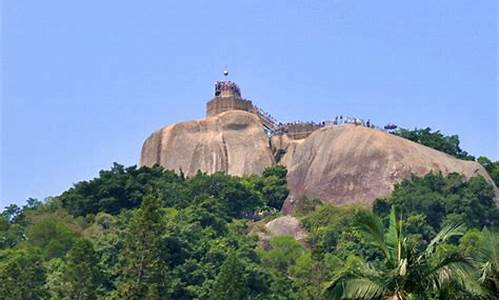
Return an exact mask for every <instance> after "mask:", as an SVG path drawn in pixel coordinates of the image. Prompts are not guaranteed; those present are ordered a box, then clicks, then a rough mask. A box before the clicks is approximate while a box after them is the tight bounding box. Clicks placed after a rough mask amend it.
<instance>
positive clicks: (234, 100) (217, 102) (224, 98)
mask: <svg viewBox="0 0 500 300" xmlns="http://www.w3.org/2000/svg"><path fill="white" fill-rule="evenodd" d="M214 95H215V97H214V98H213V99H212V100H210V101H208V102H207V113H206V116H207V117H213V116H216V115H218V114H220V113H223V112H226V111H231V110H242V111H246V112H249V113H252V114H255V115H256V116H257V117H258V118H259V119H260V121H261V122H262V125H263V126H264V130H265V132H266V134H267V135H268V136H273V135H279V134H286V135H287V136H288V137H289V138H291V139H304V138H306V137H308V136H309V135H310V134H311V133H313V132H314V131H315V130H316V129H319V128H321V127H323V126H325V125H326V122H321V123H315V122H290V123H282V122H279V121H278V120H277V119H275V118H274V117H272V116H271V114H269V113H266V112H265V111H264V110H263V109H261V108H259V107H258V106H256V105H254V104H253V103H252V101H250V100H247V99H243V98H242V97H241V91H240V88H239V86H238V85H237V84H236V83H234V82H232V81H217V82H215V92H214Z"/></svg>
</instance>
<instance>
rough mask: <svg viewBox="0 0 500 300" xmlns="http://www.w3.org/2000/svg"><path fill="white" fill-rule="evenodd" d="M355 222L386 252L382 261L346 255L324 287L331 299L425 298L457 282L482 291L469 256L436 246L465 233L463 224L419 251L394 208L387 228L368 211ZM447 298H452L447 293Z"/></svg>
mask: <svg viewBox="0 0 500 300" xmlns="http://www.w3.org/2000/svg"><path fill="white" fill-rule="evenodd" d="M357 226H358V228H359V230H360V232H361V233H362V234H363V236H364V237H365V238H366V239H367V240H368V241H370V242H371V243H373V245H374V246H376V247H378V248H379V249H380V250H381V251H382V252H383V254H384V260H383V262H382V263H380V264H377V265H374V264H372V263H369V262H366V261H364V260H361V259H359V260H355V259H350V260H349V261H348V263H346V266H347V267H346V268H345V269H344V270H342V271H341V272H339V274H337V275H336V276H335V278H334V279H333V280H332V282H331V284H330V286H329V287H328V289H327V290H328V295H329V296H330V298H332V299H391V300H399V299H401V300H403V299H428V298H429V297H431V298H432V296H433V295H437V294H441V295H442V293H441V291H442V290H443V289H448V288H449V287H450V286H453V285H458V286H460V287H462V288H464V289H466V290H470V291H473V292H474V293H481V290H480V289H479V287H478V285H477V282H476V281H475V278H474V268H473V264H472V262H471V260H470V259H468V258H467V257H464V256H462V255H460V254H459V253H457V252H446V251H438V249H439V248H440V247H441V246H443V245H444V244H445V243H446V241H448V240H449V239H450V238H453V237H457V236H461V235H463V232H464V226H447V227H445V228H443V230H441V231H440V232H439V233H438V234H437V235H436V236H435V237H434V238H433V239H432V241H431V242H430V243H429V245H428V246H427V247H426V248H425V249H424V250H423V251H422V252H417V251H415V249H414V247H412V245H411V244H409V242H408V239H407V238H406V236H405V233H404V231H403V224H402V222H401V220H399V219H398V218H397V217H396V212H395V209H392V211H391V214H390V224H389V227H388V229H387V230H386V231H385V230H384V226H383V225H382V221H381V220H380V218H378V217H377V216H375V215H373V214H372V213H361V214H360V216H359V218H358V220H357ZM449 299H451V298H449Z"/></svg>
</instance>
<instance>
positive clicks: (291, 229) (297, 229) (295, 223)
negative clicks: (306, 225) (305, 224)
mask: <svg viewBox="0 0 500 300" xmlns="http://www.w3.org/2000/svg"><path fill="white" fill-rule="evenodd" d="M266 230H267V231H268V232H269V234H270V235H271V236H284V235H287V236H291V237H293V238H294V239H296V240H297V241H305V240H306V238H307V231H305V230H304V229H303V228H302V227H301V226H300V222H299V220H298V219H297V218H295V217H292V216H283V217H279V218H276V219H274V220H272V221H270V222H268V223H267V224H266Z"/></svg>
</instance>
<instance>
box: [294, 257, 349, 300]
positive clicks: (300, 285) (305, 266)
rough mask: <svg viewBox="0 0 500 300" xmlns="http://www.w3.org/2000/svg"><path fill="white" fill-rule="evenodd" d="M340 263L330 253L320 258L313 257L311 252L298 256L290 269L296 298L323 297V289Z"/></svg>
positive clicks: (316, 299) (317, 298) (313, 299)
mask: <svg viewBox="0 0 500 300" xmlns="http://www.w3.org/2000/svg"><path fill="white" fill-rule="evenodd" d="M341 265H342V263H341V261H340V259H339V258H337V257H336V256H334V255H333V254H331V253H327V254H325V255H324V257H323V258H322V259H315V258H314V257H313V255H311V252H306V253H304V254H303V255H302V256H300V257H299V258H298V259H297V261H296V263H295V265H293V266H292V267H291V271H290V276H291V277H292V278H293V285H294V286H295V287H296V289H297V296H298V298H299V299H304V300H305V299H310V300H320V299H324V293H323V291H324V289H325V288H326V287H327V286H326V285H327V284H328V283H329V282H330V280H331V279H332V277H333V275H334V271H335V270H337V269H338V268H339V267H340V266H341Z"/></svg>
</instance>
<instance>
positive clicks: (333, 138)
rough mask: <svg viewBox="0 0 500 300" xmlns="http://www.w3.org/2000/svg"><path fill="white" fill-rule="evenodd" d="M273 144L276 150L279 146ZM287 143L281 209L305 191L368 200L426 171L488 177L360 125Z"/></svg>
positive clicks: (325, 197) (474, 166)
mask: <svg viewBox="0 0 500 300" xmlns="http://www.w3.org/2000/svg"><path fill="white" fill-rule="evenodd" d="M284 144H286V143H282V144H280V146H281V147H282V146H283V145H284ZM290 147H291V146H290V145H288V146H287V149H288V148H290ZM276 148H277V149H278V150H275V151H279V146H277V147H276ZM291 148H292V149H293V151H286V153H285V154H284V156H283V157H282V159H281V161H280V162H282V163H283V164H284V165H285V166H286V167H287V169H288V186H289V189H290V195H289V197H288V198H287V200H286V201H285V204H284V207H283V210H284V212H290V211H291V210H292V209H293V207H294V205H295V203H296V202H297V201H300V200H302V199H303V198H304V197H309V198H317V199H320V200H321V201H323V202H328V203H334V204H349V203H361V204H366V205H369V204H371V203H372V202H373V201H374V200H375V199H376V198H378V197H383V196H387V195H389V194H390V193H391V191H392V190H393V187H394V185H395V184H396V183H398V182H400V181H401V180H403V179H405V178H408V177H410V176H412V175H417V176H423V175H425V174H427V173H428V172H430V171H434V172H442V173H443V174H448V173H450V172H457V173H460V174H463V175H465V176H466V177H471V176H474V175H482V176H484V177H485V178H487V179H488V180H490V181H491V179H490V177H489V176H488V174H487V173H486V171H485V170H484V169H483V167H482V166H480V165H479V164H478V163H476V162H473V161H465V160H459V159H457V158H455V157H453V156H450V155H448V154H445V153H443V152H440V151H437V150H434V149H432V148H429V147H426V146H423V145H420V144H417V143H414V142H412V141H409V140H407V139H404V138H401V137H398V136H396V135H392V134H388V133H385V132H383V131H380V130H377V129H372V128H367V127H363V126H356V125H339V126H330V127H324V128H322V129H319V130H317V131H315V132H313V133H312V134H311V135H310V136H309V137H307V138H306V139H304V140H302V141H300V142H297V141H294V146H293V147H291ZM491 182H492V181H491ZM492 184H493V182H492Z"/></svg>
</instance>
